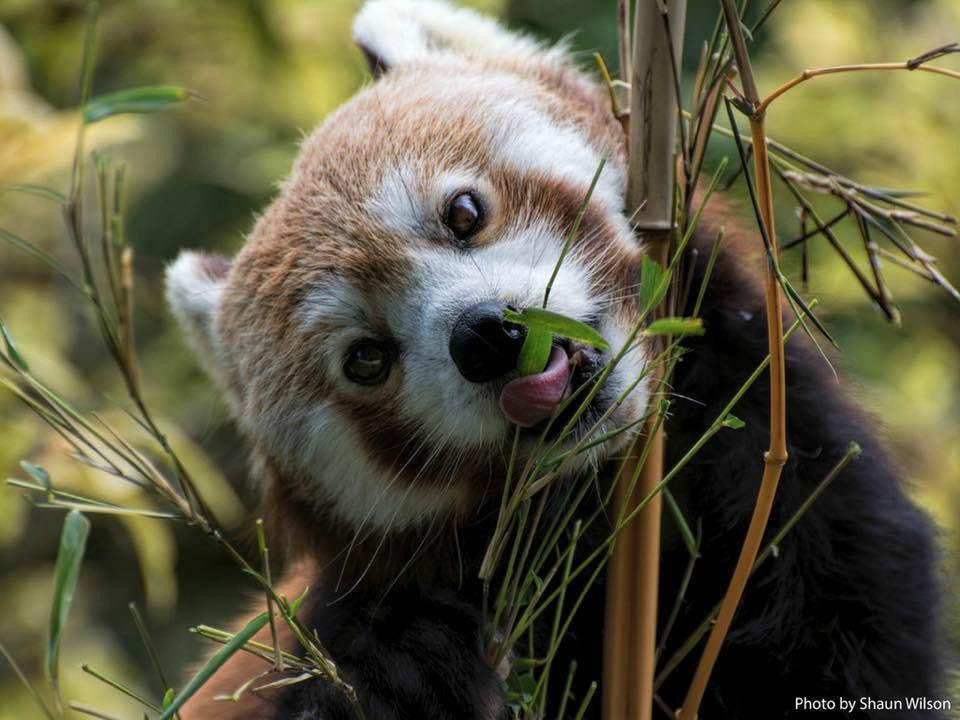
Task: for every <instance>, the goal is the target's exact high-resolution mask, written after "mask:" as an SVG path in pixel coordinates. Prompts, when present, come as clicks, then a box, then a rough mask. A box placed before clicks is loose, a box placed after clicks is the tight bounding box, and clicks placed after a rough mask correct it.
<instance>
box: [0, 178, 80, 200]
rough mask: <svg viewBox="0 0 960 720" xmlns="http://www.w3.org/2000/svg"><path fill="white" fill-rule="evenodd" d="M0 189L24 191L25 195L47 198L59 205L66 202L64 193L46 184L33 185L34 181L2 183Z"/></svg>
mask: <svg viewBox="0 0 960 720" xmlns="http://www.w3.org/2000/svg"><path fill="white" fill-rule="evenodd" d="M0 190H7V191H9V192H18V193H24V194H26V195H36V196H37V197H42V198H45V199H47V200H53V202H55V203H59V204H60V205H66V204H67V196H66V195H64V194H63V193H62V192H60V191H59V190H55V189H54V188H49V187H47V186H46V185H35V184H34V183H13V184H12V185H4V186H2V187H0Z"/></svg>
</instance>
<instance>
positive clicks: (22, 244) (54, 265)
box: [0, 228, 87, 295]
mask: <svg viewBox="0 0 960 720" xmlns="http://www.w3.org/2000/svg"><path fill="white" fill-rule="evenodd" d="M0 238H2V239H4V240H6V241H7V242H8V243H10V244H11V245H16V246H17V247H18V248H20V249H21V250H23V251H25V252H27V253H29V254H31V255H33V256H34V257H35V258H37V259H38V260H40V261H41V262H42V263H43V264H44V265H46V266H47V267H49V268H50V269H51V270H53V271H54V272H56V273H58V274H59V275H61V276H62V277H63V278H65V279H66V280H68V281H69V282H70V284H71V285H73V286H74V287H75V288H77V290H79V291H80V292H82V293H83V294H84V295H86V294H87V290H86V288H84V287H83V285H81V284H80V283H78V282H77V281H76V280H75V279H74V278H73V275H71V274H70V273H69V272H67V269H66V268H65V267H63V265H61V264H60V263H58V262H57V261H56V260H55V259H54V258H53V256H52V255H50V254H49V253H48V252H46V251H44V250H41V249H40V248H39V247H37V246H36V245H34V244H33V243H32V242H30V241H28V240H24V239H23V238H22V237H20V236H19V235H15V234H14V233H12V232H10V231H9V230H4V229H3V228H0Z"/></svg>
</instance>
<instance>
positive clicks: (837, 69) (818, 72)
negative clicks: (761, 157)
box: [756, 60, 960, 115]
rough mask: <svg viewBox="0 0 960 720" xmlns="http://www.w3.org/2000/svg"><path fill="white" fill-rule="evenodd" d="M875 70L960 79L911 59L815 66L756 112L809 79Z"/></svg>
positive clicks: (953, 73) (958, 73)
mask: <svg viewBox="0 0 960 720" xmlns="http://www.w3.org/2000/svg"><path fill="white" fill-rule="evenodd" d="M874 70H920V71H921V72H929V73H936V74H937V75H945V76H946V77H950V78H953V79H955V80H960V71H957V70H949V69H947V68H940V67H931V66H929V65H913V64H911V63H910V61H909V60H908V61H907V62H899V63H862V64H859V65H835V66H833V67H823V68H815V69H813V70H804V71H803V72H802V73H800V74H799V75H797V76H796V77H795V78H793V79H791V80H789V81H787V82H785V83H784V84H783V85H781V86H780V87H778V88H777V89H776V90H774V91H773V92H772V93H770V94H769V95H767V96H766V97H765V98H764V99H763V100H762V101H761V102H760V104H759V106H757V110H756V112H757V113H758V114H760V115H762V114H763V113H765V112H766V110H767V108H768V107H769V106H770V103H772V102H773V101H774V100H776V99H777V98H778V97H780V96H781V95H783V94H784V93H785V92H787V91H788V90H790V89H791V88H794V87H796V86H797V85H799V84H800V83H803V82H806V81H807V80H812V79H813V78H815V77H822V76H824V75H837V74H840V73H851V72H871V71H874Z"/></svg>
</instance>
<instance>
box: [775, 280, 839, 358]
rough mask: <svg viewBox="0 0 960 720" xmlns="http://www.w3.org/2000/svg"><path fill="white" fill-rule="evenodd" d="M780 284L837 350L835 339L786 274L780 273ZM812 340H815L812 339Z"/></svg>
mask: <svg viewBox="0 0 960 720" xmlns="http://www.w3.org/2000/svg"><path fill="white" fill-rule="evenodd" d="M780 284H781V285H782V286H783V289H784V290H786V292H787V294H788V295H789V296H790V298H791V299H792V300H793V302H794V303H796V304H797V305H798V306H799V307H800V310H802V311H803V314H804V315H806V316H807V317H808V318H810V320H811V321H812V322H813V324H814V325H816V327H817V330H819V331H820V334H821V335H823V336H824V337H825V338H826V339H827V340H828V341H829V342H830V344H831V345H833V346H834V347H835V348H837V349H838V350H839V349H840V346H839V345H837V341H836V340H834V339H833V336H832V335H831V334H830V333H829V332H827V328H826V327H824V325H823V323H822V322H820V319H819V318H818V317H817V316H816V315H814V314H813V310H811V309H810V308H809V307H808V306H807V304H806V303H805V302H804V301H803V298H802V297H800V293H798V292H797V291H796V289H795V288H794V287H793V285H791V284H790V281H789V280H787V278H786V276H785V275H783V274H782V273H781V274H780ZM811 339H813V338H811ZM814 342H816V340H814Z"/></svg>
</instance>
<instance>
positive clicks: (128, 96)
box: [83, 85, 190, 125]
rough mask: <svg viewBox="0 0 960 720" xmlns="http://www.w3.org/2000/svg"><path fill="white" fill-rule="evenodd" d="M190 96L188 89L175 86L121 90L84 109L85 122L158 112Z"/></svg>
mask: <svg viewBox="0 0 960 720" xmlns="http://www.w3.org/2000/svg"><path fill="white" fill-rule="evenodd" d="M189 95H190V93H188V92H187V90H186V89H184V88H182V87H177V86H175V85H151V86H146V87H138V88H130V89H129V90H120V91H118V92H114V93H109V94H108V95H101V96H100V97H95V98H93V99H92V100H90V101H89V102H88V103H87V104H86V105H85V106H84V108H83V121H84V122H85V123H86V124H87V125H91V124H93V123H95V122H99V121H101V120H105V119H106V118H108V117H112V116H113V115H120V114H123V113H152V112H157V111H158V110H163V109H164V108H166V107H169V106H170V105H176V104H177V103H181V102H183V101H184V100H186V99H187V98H188V97H189Z"/></svg>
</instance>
